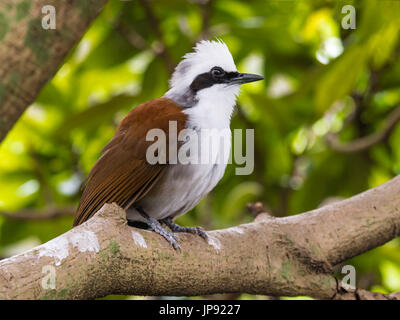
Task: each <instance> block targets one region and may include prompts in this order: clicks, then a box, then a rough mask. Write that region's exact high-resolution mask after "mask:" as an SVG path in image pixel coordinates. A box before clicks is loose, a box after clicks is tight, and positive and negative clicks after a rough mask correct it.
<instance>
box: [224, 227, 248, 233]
mask: <svg viewBox="0 0 400 320" xmlns="http://www.w3.org/2000/svg"><path fill="white" fill-rule="evenodd" d="M227 231H231V232H235V233H239V234H243V233H244V231H243V229H241V228H239V227H232V228H229V229H227Z"/></svg>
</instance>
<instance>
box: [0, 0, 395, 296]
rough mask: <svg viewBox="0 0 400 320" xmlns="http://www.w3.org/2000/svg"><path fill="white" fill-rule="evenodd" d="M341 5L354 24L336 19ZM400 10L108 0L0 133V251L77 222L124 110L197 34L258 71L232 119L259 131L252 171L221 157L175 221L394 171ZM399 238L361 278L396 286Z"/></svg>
mask: <svg viewBox="0 0 400 320" xmlns="http://www.w3.org/2000/svg"><path fill="white" fill-rule="evenodd" d="M348 4H351V5H353V6H354V7H355V8H356V28H355V29H343V28H342V25H341V23H342V19H343V18H344V17H345V16H346V13H342V8H343V6H345V5H348ZM58 14H61V13H58ZM399 19H400V4H399V3H398V1H374V0H371V1H318V0H313V1H312V0H302V1H263V0H248V1H235V0H208V1H207V0H191V1H184V0H169V1H150V0H140V1H139V0H138V1H118V0H111V1H110V2H109V3H108V5H107V6H106V8H105V9H104V11H103V12H102V13H101V15H100V16H99V17H98V18H97V20H96V21H95V22H94V23H93V24H92V25H91V26H90V28H89V29H88V30H87V32H86V34H85V36H84V37H83V39H82V40H81V41H80V42H79V43H78V44H77V45H76V46H75V48H74V49H73V50H72V51H71V52H70V54H69V56H68V57H67V58H66V60H65V62H64V64H63V65H62V67H61V68H60V69H59V71H58V73H57V74H56V76H55V77H54V78H53V79H52V80H51V81H50V82H49V83H48V84H47V85H46V87H45V88H44V89H43V90H42V91H41V93H40V95H39V96H38V97H37V99H36V101H35V103H34V104H33V105H32V106H30V107H29V108H28V110H27V111H26V112H25V114H24V115H23V117H22V118H21V119H20V120H19V121H18V123H17V125H16V126H15V127H14V128H13V130H12V131H11V132H10V133H9V135H8V136H7V138H6V140H5V141H4V142H3V143H2V144H1V147H0V210H1V211H2V214H1V215H0V256H1V257H2V258H4V257H8V256H10V255H13V254H15V253H18V252H21V251H22V250H25V249H27V248H30V247H33V246H35V245H37V244H40V243H43V242H45V241H48V240H50V239H52V238H54V237H56V236H58V235H60V234H61V233H63V232H65V231H67V230H69V229H70V228H71V225H72V220H73V218H72V215H71V214H68V213H73V211H74V208H75V207H76V205H77V203H78V201H79V197H80V185H81V183H82V181H83V179H84V178H85V176H86V174H87V173H88V172H89V170H90V169H91V167H92V165H93V164H94V163H95V161H96V159H97V158H98V156H99V153H100V151H101V149H102V148H103V146H104V145H105V144H106V143H107V142H108V140H109V139H110V138H111V137H112V136H113V134H114V130H115V128H116V126H117V124H118V123H119V121H120V120H121V119H122V118H123V117H124V115H125V114H126V113H127V112H128V111H129V110H131V108H133V107H135V106H137V105H139V104H140V103H142V102H144V101H147V100H149V99H153V98H158V97H160V96H162V95H163V94H164V92H165V91H166V90H167V87H168V78H169V76H170V74H171V71H172V70H173V68H174V66H175V65H176V63H177V62H178V61H179V60H180V58H181V57H182V56H183V55H184V54H185V53H186V52H188V51H190V50H191V48H192V46H193V45H194V43H195V42H196V41H198V40H200V39H202V38H208V39H213V38H216V37H218V38H221V39H222V40H223V41H225V42H226V43H227V45H228V46H229V48H230V50H231V52H232V54H233V56H234V58H235V61H236V64H237V66H238V69H239V70H240V71H243V72H254V73H259V74H263V75H264V77H265V81H261V82H257V83H255V84H251V85H246V86H243V88H242V91H241V95H240V97H239V99H238V106H239V108H237V109H236V110H235V114H234V117H233V121H232V126H231V127H232V128H243V129H245V128H254V129H255V170H254V173H253V174H252V175H250V176H236V175H235V172H234V169H235V165H234V164H232V165H229V166H228V169H227V171H226V174H225V176H224V178H223V180H222V181H221V182H220V183H219V184H218V186H217V187H216V188H215V190H214V191H213V192H212V193H211V194H210V195H209V196H208V197H207V198H205V199H204V200H203V201H202V202H201V203H200V204H199V205H198V206H197V207H196V208H195V209H194V210H192V212H191V213H189V214H187V215H184V216H183V217H181V218H179V219H178V223H180V224H184V225H202V226H204V227H205V228H206V229H215V228H223V227H228V226H232V225H237V224H240V223H244V222H248V221H251V220H252V218H251V216H250V214H249V213H247V212H246V210H245V205H246V203H248V202H254V201H262V202H263V203H264V204H265V207H266V208H268V210H269V211H270V212H271V213H272V214H274V215H276V216H286V215H293V214H297V213H301V212H304V211H307V210H311V209H314V208H316V207H318V206H321V205H324V204H326V203H329V202H332V201H337V200H340V199H343V198H346V197H349V196H352V195H354V194H357V193H359V192H361V191H364V190H366V189H369V188H372V187H376V186H378V185H379V184H381V183H383V182H385V181H387V180H389V179H390V178H392V177H394V176H395V175H397V174H399V173H400V125H396V124H397V122H398V121H399V120H400V116H399V113H400V112H399V103H400V60H399V59H398V56H399V50H400V41H399V29H400V24H399ZM365 137H367V139H366V138H365ZM171 201H173V199H171ZM60 210H61V211H62V212H61V214H59V215H57V217H51V218H49V219H44V218H45V217H46V216H47V215H50V216H52V215H54V214H53V213H54V212H58V211H60ZM65 213H67V214H65ZM399 249H400V242H399V241H398V239H395V240H393V241H391V242H390V243H388V244H386V245H384V246H382V247H380V248H377V249H375V250H372V251H370V252H368V253H366V254H364V255H362V256H359V257H357V258H354V259H352V260H351V261H350V262H348V263H350V264H352V265H354V266H355V268H356V270H357V284H358V286H360V287H362V288H368V289H371V290H376V291H381V292H391V291H400V251H399ZM338 270H340V268H339V269H338ZM339 276H340V274H339ZM229 297H230V298H232V297H234V298H237V297H240V298H265V297H255V296H250V295H241V296H240V295H237V296H229Z"/></svg>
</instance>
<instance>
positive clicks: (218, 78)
mask: <svg viewBox="0 0 400 320" xmlns="http://www.w3.org/2000/svg"><path fill="white" fill-rule="evenodd" d="M238 75H239V72H236V71H234V72H226V71H225V70H224V69H222V68H221V67H218V66H215V67H213V68H211V70H210V71H209V72H205V73H202V74H199V75H198V76H197V77H196V78H195V79H194V80H193V82H192V83H191V85H190V89H191V90H192V92H194V93H196V92H197V91H199V90H201V89H205V88H209V87H211V86H212V85H214V84H218V83H228V82H229V80H231V79H232V78H235V77H237V76H238Z"/></svg>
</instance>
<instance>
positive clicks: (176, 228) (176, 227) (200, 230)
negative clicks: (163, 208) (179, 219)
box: [160, 218, 208, 240]
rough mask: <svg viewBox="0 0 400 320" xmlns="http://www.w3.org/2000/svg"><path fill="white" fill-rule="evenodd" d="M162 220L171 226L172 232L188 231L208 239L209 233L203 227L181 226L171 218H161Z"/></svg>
mask: <svg viewBox="0 0 400 320" xmlns="http://www.w3.org/2000/svg"><path fill="white" fill-rule="evenodd" d="M160 221H161V222H162V223H164V224H165V225H166V226H167V227H168V228H170V229H171V231H172V232H186V233H192V234H197V235H199V236H200V237H202V238H203V239H205V240H207V238H208V236H207V233H206V232H205V231H204V229H203V228H202V227H193V228H191V227H181V226H180V225H178V224H176V223H175V222H173V221H172V219H171V218H165V219H161V220H160Z"/></svg>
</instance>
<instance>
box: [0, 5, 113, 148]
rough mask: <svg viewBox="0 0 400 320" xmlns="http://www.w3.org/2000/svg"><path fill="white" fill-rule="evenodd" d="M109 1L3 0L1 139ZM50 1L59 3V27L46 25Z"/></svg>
mask: <svg viewBox="0 0 400 320" xmlns="http://www.w3.org/2000/svg"><path fill="white" fill-rule="evenodd" d="M105 2H106V0H85V1H58V0H36V1H28V2H27V1H23V0H2V1H1V3H0V20H1V21H2V27H1V30H2V32H0V61H1V62H2V64H1V67H0V141H1V140H2V139H4V137H5V136H6V134H7V132H8V131H9V130H10V129H11V128H12V126H13V125H14V123H15V122H16V121H17V120H18V118H19V117H20V116H21V115H22V113H23V112H24V111H25V109H26V108H27V107H28V106H29V105H30V104H31V103H32V102H33V101H34V99H35V98H36V96H37V94H38V93H39V91H40V90H41V88H42V87H43V86H44V84H45V83H46V82H47V81H48V80H49V79H50V78H51V77H52V76H53V75H54V74H55V73H56V71H57V69H58V67H59V65H60V64H61V62H62V61H63V59H64V57H65V56H66V54H67V53H68V51H69V50H70V49H71V48H72V46H73V45H74V43H76V41H77V40H79V39H80V38H81V36H82V35H83V33H84V32H85V31H86V29H87V27H88V25H89V23H90V22H91V21H92V20H93V19H94V18H95V17H96V16H97V14H98V13H99V11H100V9H101V8H102V7H103V5H104V4H105ZM45 5H52V6H54V8H55V9H56V29H55V30H52V29H49V30H45V29H44V28H42V18H43V17H44V16H45V15H46V14H43V13H42V8H43V7H44V6H45ZM17 7H18V8H20V10H17V9H16V8H17ZM57 13H62V14H57Z"/></svg>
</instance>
